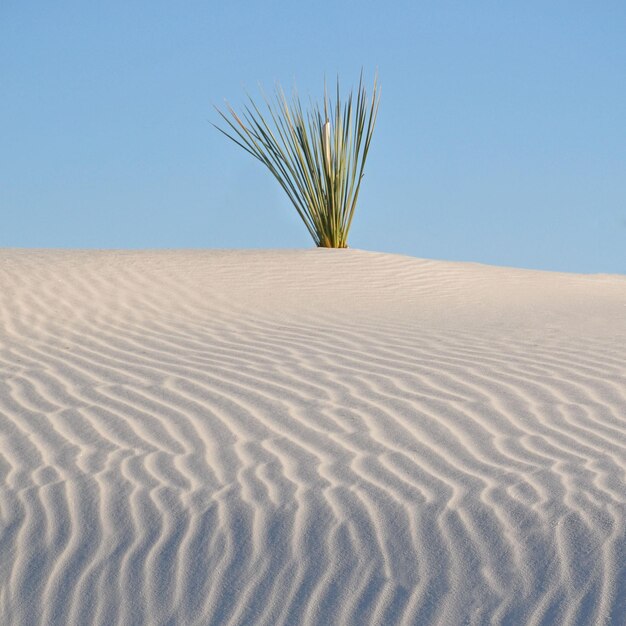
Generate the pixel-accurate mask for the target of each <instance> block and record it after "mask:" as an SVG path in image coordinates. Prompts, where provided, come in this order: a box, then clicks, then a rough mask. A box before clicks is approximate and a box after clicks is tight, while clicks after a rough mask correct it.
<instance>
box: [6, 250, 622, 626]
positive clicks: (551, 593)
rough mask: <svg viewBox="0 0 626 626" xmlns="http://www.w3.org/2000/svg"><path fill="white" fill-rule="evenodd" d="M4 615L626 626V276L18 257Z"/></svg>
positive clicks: (9, 348) (14, 253)
mask: <svg viewBox="0 0 626 626" xmlns="http://www.w3.org/2000/svg"><path fill="white" fill-rule="evenodd" d="M0 323H1V325H0V529H1V532H0V624H3V625H4V624H6V625H26V624H28V625H30V624H45V625H48V624H53V625H60V626H66V625H68V624H71V625H77V626H85V625H90V624H98V625H103V626H104V625H112V624H120V625H140V624H150V625H152V624H155V625H169V626H173V625H179V624H182V625H185V626H186V625H198V626H201V625H214V624H228V625H242V624H264V625H265V624H266V625H268V626H275V625H279V624H281V625H282V624H289V625H292V624H293V625H300V624H303V625H308V624H315V625H320V626H331V625H344V624H345V625H352V624H353V625H368V624H376V625H395V624H407V625H409V624H410V625H422V624H426V625H430V624H435V625H441V626H456V625H460V624H477V625H482V624H507V625H511V626H517V625H521V624H524V625H525V624H529V625H552V624H568V625H569V624H576V625H580V626H588V625H593V624H603V625H604V624H611V625H613V624H620V625H621V624H626V277H624V276H611V275H574V274H559V273H550V272H538V271H529V270H517V269H511V268H499V267H491V266H484V265H478V264H469V263H451V262H442V261H428V260H421V259H416V258H411V257H404V256H397V255H391V254H382V253H372V252H365V251H360V250H353V249H348V250H323V249H319V250H318V249H311V250H265V251H261V250H257V251H255V250H241V251H218V250H216V251H137V252H134V251H77V250H68V251H54V250H47V251H46V250H12V249H9V250H2V251H0Z"/></svg>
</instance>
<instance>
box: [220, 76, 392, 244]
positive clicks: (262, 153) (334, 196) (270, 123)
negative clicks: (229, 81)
mask: <svg viewBox="0 0 626 626" xmlns="http://www.w3.org/2000/svg"><path fill="white" fill-rule="evenodd" d="M248 99H249V104H248V105H246V106H245V107H244V112H243V113H242V114H241V115H237V113H236V112H235V111H234V110H233V109H232V108H231V107H230V105H228V104H227V105H226V106H227V110H228V114H227V113H224V112H223V111H221V110H220V109H219V108H217V107H216V109H217V111H218V113H219V114H220V115H221V116H222V118H223V119H224V120H225V121H226V123H227V124H228V127H229V129H230V132H229V131H228V130H223V129H222V128H220V127H219V126H216V128H217V129H218V130H219V131H220V132H222V133H224V135H226V136H227V137H228V138H229V139H232V140H233V141H234V142H235V143H236V144H237V145H239V146H241V147H242V148H243V149H244V150H245V151H246V152H249V153H250V154H251V155H252V156H253V157H255V158H257V159H258V160H259V161H261V163H263V164H264V165H265V166H266V167H267V168H268V169H269V170H270V172H272V174H273V175H274V176H275V177H276V179H277V180H278V182H279V183H280V185H281V187H282V188H283V189H284V190H285V191H286V193H287V195H288V196H289V199H290V200H291V202H292V203H293V205H294V206H295V208H296V210H297V211H298V214H299V215H300V217H301V218H302V221H303V222H304V223H305V225H306V227H307V229H308V231H309V233H310V234H311V237H313V240H314V241H315V243H316V245H317V246H320V247H325V248H346V247H347V245H348V231H349V230H350V225H351V224H352V218H353V216H354V210H355V208H356V203H357V199H358V197H359V189H360V187H361V180H362V179H363V171H364V168H365V160H366V158H367V154H368V152H369V148H370V142H371V140H372V133H373V131H374V125H375V123H376V115H377V113H378V104H379V101H380V89H379V88H378V84H377V79H376V78H375V79H374V86H373V89H372V95H371V97H370V98H368V97H367V94H366V90H365V87H364V85H363V74H362V73H361V77H360V79H359V87H358V89H357V92H356V97H354V94H353V92H350V93H349V95H348V97H347V99H346V101H345V102H342V100H341V96H340V88H339V78H337V87H336V96H335V99H334V103H333V102H332V101H331V99H330V98H329V97H328V92H327V90H326V85H324V101H323V104H322V105H320V104H319V103H317V104H313V103H312V102H311V107H310V109H309V110H308V111H306V113H305V112H304V110H303V108H302V104H301V103H300V99H299V98H298V95H297V94H296V93H295V92H294V94H293V97H292V100H291V103H289V102H288V101H287V98H286V97H285V94H284V92H283V90H282V89H281V87H280V85H277V87H276V91H275V97H274V99H273V100H270V99H269V98H267V97H266V96H263V100H264V102H265V105H266V108H267V112H266V113H263V112H262V111H261V109H260V108H259V106H257V104H255V102H254V100H253V99H252V97H250V96H248Z"/></svg>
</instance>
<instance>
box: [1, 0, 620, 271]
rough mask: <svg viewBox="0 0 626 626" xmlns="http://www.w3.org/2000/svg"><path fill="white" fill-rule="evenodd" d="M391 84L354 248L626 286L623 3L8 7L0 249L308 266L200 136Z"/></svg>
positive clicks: (294, 230)
mask: <svg viewBox="0 0 626 626" xmlns="http://www.w3.org/2000/svg"><path fill="white" fill-rule="evenodd" d="M361 67H363V68H364V70H365V74H366V77H367V80H368V82H369V83H370V84H371V79H372V77H373V73H374V71H375V70H376V69H378V73H379V77H380V82H381V85H382V100H381V108H380V114H379V120H378V124H377V128H376V132H375V135H374V140H373V143H372V149H371V153H370V157H369V160H368V165H367V168H366V177H365V179H364V182H363V186H362V190H361V198H360V205H359V207H358V209H357V213H356V216H355V219H354V223H353V227H352V231H351V235H350V244H351V245H352V246H353V247H357V248H364V249H370V250H382V251H388V252H397V253H403V254H409V255H413V256H417V257H427V258H436V259H448V260H461V261H478V262H483V263H491V264H497V265H508V266H517V267H529V268H538V269H550V270H563V271H572V272H603V273H622V274H626V115H625V113H624V112H625V111H626V80H625V78H624V77H625V76H626V3H623V2H621V1H617V0H613V1H611V0H606V1H604V2H601V3H592V2H577V1H574V2H558V1H556V2H550V3H546V2H535V1H530V2H524V3H521V2H514V3H502V2H485V1H477V2H471V3H468V2H447V1H443V2H442V1H436V2H435V1H433V2H414V1H413V2H393V3H391V4H390V5H389V6H388V7H384V6H383V4H382V3H381V2H376V3H374V2H367V1H360V2H342V1H337V2H327V1H326V0H322V1H319V2H315V3H306V4H305V3H298V2H293V1H292V0H290V1H280V2H271V1H266V2H256V1H252V2H243V1H236V0H235V1H231V2H224V3H217V2H199V1H193V0H192V1H189V2H181V3H175V2H171V1H170V2H163V1H158V0H157V1H151V2H147V1H141V2H140V1H135V2H132V1H131V2H128V1H125V2H121V1H117V0H110V1H108V2H106V3H86V2H84V1H82V0H81V1H74V2H69V1H65V0H59V1H58V2H54V3H51V2H41V1H40V2H19V1H18V0H5V1H4V2H2V4H0V86H1V93H2V98H0V215H1V217H2V222H1V225H0V246H9V247H79V248H160V247H167V248H188V247H199V248H253V247H261V248H273V247H290V248H298V247H309V246H311V245H312V242H311V240H310V239H309V237H308V234H307V232H306V230H305V228H304V226H303V225H302V224H301V223H300V221H299V218H298V216H297V214H296V212H295V210H294V209H293V208H292V207H291V206H290V204H289V201H288V200H287V198H286V196H284V194H283V192H282V191H281V189H280V188H279V186H278V184H277V183H276V182H275V181H274V180H273V178H272V177H271V176H270V175H269V174H268V173H267V172H266V171H265V170H264V169H263V166H262V165H261V164H260V163H258V162H257V161H255V160H253V159H252V158H251V157H250V156H249V155H247V154H246V153H244V152H243V151H242V150H241V149H240V148H237V147H236V146H235V145H234V144H232V143H230V142H229V141H228V140H227V139H226V138H224V137H223V136H222V135H220V134H219V133H218V132H217V131H216V130H215V129H214V128H213V127H212V126H211V124H210V122H217V121H218V117H217V114H216V113H215V112H214V111H213V109H212V105H213V104H217V105H220V104H222V103H223V101H224V98H227V99H228V100H229V102H231V104H232V105H233V106H234V107H235V108H238V107H240V106H241V105H242V104H243V102H244V91H245V89H248V90H249V91H251V93H253V94H254V93H257V84H258V83H261V84H262V85H263V86H264V87H265V89H266V90H271V88H272V86H273V84H274V83H275V81H277V80H278V81H280V83H281V84H282V85H283V86H284V87H285V88H290V87H291V85H292V84H293V83H294V81H295V83H296V84H297V86H298V91H299V92H300V94H301V95H303V96H307V95H309V94H310V95H311V96H313V97H314V98H317V97H319V95H321V92H322V85H323V80H324V76H326V77H328V78H329V79H331V80H332V79H333V78H334V77H335V76H336V74H339V75H340V77H341V79H342V83H343V85H344V86H345V87H346V88H348V87H350V86H353V85H354V84H355V83H356V82H357V81H358V75H359V72H360V69H361Z"/></svg>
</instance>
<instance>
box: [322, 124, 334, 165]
mask: <svg viewBox="0 0 626 626" xmlns="http://www.w3.org/2000/svg"><path fill="white" fill-rule="evenodd" d="M322 147H323V149H324V159H325V161H326V172H327V173H328V176H330V175H331V173H332V169H331V167H330V165H331V161H330V122H329V120H328V118H326V122H325V124H324V128H323V129H322Z"/></svg>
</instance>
